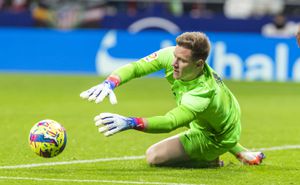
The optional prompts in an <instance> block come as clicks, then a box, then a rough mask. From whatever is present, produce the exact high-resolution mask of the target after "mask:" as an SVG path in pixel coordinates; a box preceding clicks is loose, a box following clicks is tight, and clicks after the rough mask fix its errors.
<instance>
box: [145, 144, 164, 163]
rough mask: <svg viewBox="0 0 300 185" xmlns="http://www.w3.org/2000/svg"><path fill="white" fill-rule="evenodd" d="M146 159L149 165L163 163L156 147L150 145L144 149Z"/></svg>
mask: <svg viewBox="0 0 300 185" xmlns="http://www.w3.org/2000/svg"><path fill="white" fill-rule="evenodd" d="M146 160H147V163H148V164H149V165H160V164H162V163H163V159H162V156H161V155H160V154H159V151H158V149H157V148H156V147H150V148H148V149H147V151H146Z"/></svg>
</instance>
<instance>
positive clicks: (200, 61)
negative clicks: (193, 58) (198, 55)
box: [196, 59, 204, 67]
mask: <svg viewBox="0 0 300 185" xmlns="http://www.w3.org/2000/svg"><path fill="white" fill-rule="evenodd" d="M196 65H197V67H202V66H203V65H204V60H203V59H199V60H198V61H197V64H196Z"/></svg>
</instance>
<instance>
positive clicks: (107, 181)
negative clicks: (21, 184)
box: [0, 176, 204, 185]
mask: <svg viewBox="0 0 300 185" xmlns="http://www.w3.org/2000/svg"><path fill="white" fill-rule="evenodd" d="M0 180H29V181H55V182H85V183H91V182H94V183H115V184H150V185H151V184H154V185H196V184H183V183H166V182H146V181H121V180H96V179H52V178H31V177H8V176H0ZM199 185H204V184H199Z"/></svg>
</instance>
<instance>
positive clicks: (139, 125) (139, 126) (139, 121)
mask: <svg viewBox="0 0 300 185" xmlns="http://www.w3.org/2000/svg"><path fill="white" fill-rule="evenodd" d="M131 119H132V121H133V122H134V123H133V124H134V125H133V129H136V130H140V131H142V130H144V129H145V124H144V120H143V118H131Z"/></svg>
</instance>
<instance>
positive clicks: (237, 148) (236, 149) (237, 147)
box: [229, 143, 247, 156]
mask: <svg viewBox="0 0 300 185" xmlns="http://www.w3.org/2000/svg"><path fill="white" fill-rule="evenodd" d="M241 151H247V148H245V147H243V146H242V145H241V144H240V143H237V144H236V145H235V146H234V147H232V148H231V149H230V150H229V152H230V153H232V154H233V155H235V156H236V155H237V154H238V153H239V152H241Z"/></svg>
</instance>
